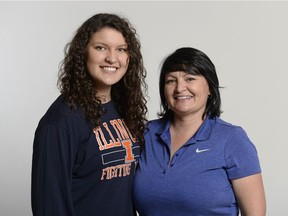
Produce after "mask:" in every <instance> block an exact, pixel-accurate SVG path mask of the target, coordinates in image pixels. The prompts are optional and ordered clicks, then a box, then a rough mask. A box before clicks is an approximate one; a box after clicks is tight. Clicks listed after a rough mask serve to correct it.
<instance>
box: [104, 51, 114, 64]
mask: <svg viewBox="0 0 288 216" xmlns="http://www.w3.org/2000/svg"><path fill="white" fill-rule="evenodd" d="M116 60H117V54H116V53H115V52H114V51H108V52H107V56H106V58H105V61H106V62H108V63H110V64H113V63H115V62H116Z"/></svg>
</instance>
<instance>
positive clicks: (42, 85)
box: [0, 1, 288, 216]
mask: <svg viewBox="0 0 288 216" xmlns="http://www.w3.org/2000/svg"><path fill="white" fill-rule="evenodd" d="M98 12H114V13H117V14H120V15H124V16H125V17H127V18H128V19H130V21H131V22H132V23H133V24H134V26H135V27H136V29H137V31H138V34H139V36H140V39H141V41H142V51H143V56H144V63H145V65H146V68H147V72H148V79H147V82H148V85H149V95H150V100H149V104H148V108H149V119H152V118H155V117H156V112H157V111H158V110H159V104H160V99H159V94H158V74H159V65H160V62H161V61H162V59H163V58H164V57H165V56H166V55H167V54H168V53H170V52H172V51H174V49H176V48H179V47H181V46H192V47H195V48H198V49H200V50H202V51H204V52H205V53H206V54H207V55H208V56H209V57H210V58H211V59H212V61H213V62H214V63H215V66H216V68H217V70H218V76H219V79H220V83H221V85H222V86H224V87H225V88H224V89H222V90H221V93H222V100H223V106H222V108H223V110H224V113H223V114H222V118H223V119H224V120H226V121H229V122H232V123H234V124H238V125H241V126H242V127H243V128H244V129H245V130H246V132H247V133H248V135H249V137H250V138H251V140H252V141H253V142H254V143H255V145H256V147H257V149H258V152H259V157H260V160H261V165H262V169H263V177H264V184H265V190H266V196H267V207H268V209H267V211H268V213H267V215H268V216H287V194H288V184H287V183H288V173H287V165H286V164H288V159H287V157H288V155H287V153H288V147H287V144H288V143H287V141H285V140H286V139H285V134H286V133H287V129H288V126H287V122H288V117H287V113H286V112H287V111H288V101H287V98H286V95H287V93H288V85H287V78H288V75H287V72H288V69H287V62H288V58H287V57H288V27H287V26H288V2H284V1H282V2H266V1H262V2H259V1H257V2H249V1H245V2H234V1H232V2H227V1H224V2H217V1H210V2H208V1H207V2H206V1H202V2H200V1H199V2H196V1H186V2H176V1H170V2H168V1H159V2H151V1H150V2H141V1H133V2H132V1H130V2H127V1H126V2H121V1H115V2H110V1H105V2H104V1H103V2H95V1H94V2H67V1H64V2H49V1H46V2H45V1H42V2H0V73H1V74H0V75H1V76H0V77H1V78H0V88H1V89H0V99H1V109H0V115H1V121H0V144H1V150H0V158H1V163H0V168H1V169H0V170H1V171H0V173H1V178H0V211H1V212H0V215H1V216H18V215H19V216H31V215H32V213H31V207H30V175H31V157H32V142H33V137H34V131H35V128H36V126H37V124H38V121H39V119H40V118H41V117H42V115H43V114H44V113H45V111H46V110H47V108H48V107H49V106H50V104H51V103H52V102H53V101H54V99H55V98H56V97H57V96H58V94H59V92H58V89H57V88H56V81H57V71H58V64H59V62H60V61H61V60H62V58H63V49H64V46H65V44H66V43H67V42H68V41H69V40H70V39H71V38H72V36H73V34H74V32H75V30H76V29H77V28H78V27H79V25H80V24H82V22H84V20H86V19H87V18H88V17H90V16H92V15H93V14H95V13H98Z"/></svg>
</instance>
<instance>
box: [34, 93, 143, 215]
mask: <svg viewBox="0 0 288 216" xmlns="http://www.w3.org/2000/svg"><path fill="white" fill-rule="evenodd" d="M103 107H104V108H105V109H106V110H107V113H106V114H105V115H104V116H103V117H102V121H101V124H100V126H99V127H98V128H95V129H94V130H93V129H92V128H91V124H90V123H89V122H88V121H87V120H86V119H85V116H84V114H83V112H82V111H81V110H80V109H78V110H75V111H72V110H71V109H70V108H69V107H68V106H67V105H66V104H65V102H64V101H63V97H62V96H59V97H58V98H57V99H56V100H55V102H54V103H53V104H52V105H51V107H50V108H49V109H48V111H47V112H46V114H45V115H44V116H43V117H42V118H41V120H40V122H39V125H38V127H37V129H36V131H35V138H34V143H33V160H32V185H31V186H32V188H31V189H32V192H31V195H32V202H31V204H32V211H33V215H34V216H115V215H117V216H133V215H135V212H134V210H133V205H132V199H131V187H132V182H133V177H134V173H135V167H136V164H137V162H138V158H139V154H140V146H139V143H138V142H137V141H136V140H135V138H134V137H133V136H132V135H131V133H130V131H129V129H128V128H127V127H126V125H125V122H124V121H123V119H122V118H121V117H120V115H119V113H118V112H117V110H116V109H115V106H114V103H113V101H110V102H108V103H107V104H104V105H103Z"/></svg>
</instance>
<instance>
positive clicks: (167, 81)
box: [165, 79, 175, 84]
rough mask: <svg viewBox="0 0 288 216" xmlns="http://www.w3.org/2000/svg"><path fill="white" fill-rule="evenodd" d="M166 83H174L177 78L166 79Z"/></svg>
mask: <svg viewBox="0 0 288 216" xmlns="http://www.w3.org/2000/svg"><path fill="white" fill-rule="evenodd" d="M165 83H166V84H172V83H175V80H173V79H168V80H166V82H165Z"/></svg>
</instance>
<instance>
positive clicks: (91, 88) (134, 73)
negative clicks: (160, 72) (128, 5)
mask: <svg viewBox="0 0 288 216" xmlns="http://www.w3.org/2000/svg"><path fill="white" fill-rule="evenodd" d="M105 27H108V28H112V29H115V30H116V31H119V32H120V33H122V35H123V37H124V38H125V41H126V43H127V45H128V54H129V65H128V69H127V71H126V73H125V75H124V76H123V77H122V79H121V80H120V81H119V82H118V83H116V84H114V85H113V86H112V89H111V97H112V99H113V101H114V102H115V104H116V106H117V109H118V111H119V113H120V115H121V116H122V117H123V119H124V121H125V123H126V125H127V126H128V128H129V129H130V130H131V132H132V134H133V136H134V137H135V138H136V139H138V140H139V142H140V143H141V144H143V133H144V129H145V125H146V123H147V119H146V114H147V107H146V103H147V101H146V98H145V96H146V95H147V84H146V82H145V78H146V70H145V68H144V65H143V58H142V54H141V51H140V50H141V44H140V41H139V38H138V35H137V33H136V30H135V28H134V27H133V26H132V25H131V23H130V22H129V21H128V20H127V19H126V18H123V17H120V16H118V15H116V14H109V13H100V14H96V15H94V16H92V17H90V18H89V19H88V20H86V21H85V22H84V23H83V24H82V25H81V26H80V27H79V29H78V30H77V31H76V34H75V36H74V38H73V39H72V41H71V42H70V43H68V44H67V45H66V46H65V49H64V52H65V57H64V59H63V61H62V62H61V63H60V69H59V79H58V83H57V84H58V87H59V89H60V92H61V93H62V95H63V96H64V98H65V102H66V103H67V104H68V106H69V107H70V108H71V109H77V108H80V109H82V110H83V112H84V114H85V116H86V118H87V119H88V120H89V121H90V122H91V124H92V127H93V128H95V127H97V126H99V124H100V121H101V116H102V115H103V114H104V112H103V110H102V109H101V101H100V98H98V97H97V96H96V94H95V92H96V88H95V82H93V80H92V78H91V76H90V75H89V73H88V70H87V65H86V62H87V45H88V43H89V41H90V39H91V37H92V35H93V34H94V33H95V32H97V31H99V30H101V29H103V28H105Z"/></svg>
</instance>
